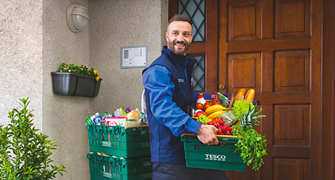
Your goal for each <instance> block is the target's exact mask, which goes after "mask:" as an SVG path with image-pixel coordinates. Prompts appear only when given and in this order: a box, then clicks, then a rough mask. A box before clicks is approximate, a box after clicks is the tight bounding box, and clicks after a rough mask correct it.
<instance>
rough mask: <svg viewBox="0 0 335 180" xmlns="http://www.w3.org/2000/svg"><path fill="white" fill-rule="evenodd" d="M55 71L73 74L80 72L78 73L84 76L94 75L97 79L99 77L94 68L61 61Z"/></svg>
mask: <svg viewBox="0 0 335 180" xmlns="http://www.w3.org/2000/svg"><path fill="white" fill-rule="evenodd" d="M57 72H69V73H75V74H80V75H84V76H90V77H95V79H96V80H97V81H99V79H100V77H99V72H98V70H96V69H93V68H89V67H87V66H84V65H81V66H79V65H77V66H76V65H74V64H71V63H70V64H65V63H62V64H61V65H60V66H59V68H58V70H57Z"/></svg>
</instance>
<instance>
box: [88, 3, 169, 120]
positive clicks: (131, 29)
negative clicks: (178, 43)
mask: <svg viewBox="0 0 335 180" xmlns="http://www.w3.org/2000/svg"><path fill="white" fill-rule="evenodd" d="M89 8H90V22H89V23H90V28H89V34H90V64H91V65H94V66H95V67H96V68H97V69H99V72H100V75H101V77H102V78H103V81H102V85H101V88H100V93H99V96H98V97H96V98H95V99H94V100H93V101H92V103H91V104H90V112H91V113H95V112H100V113H104V112H110V113H112V112H114V111H115V110H116V109H117V108H119V107H122V108H128V107H129V108H130V109H135V108H140V100H141V99H140V98H141V93H142V90H143V85H142V70H143V69H144V68H130V69H121V47H128V46H143V45H147V46H148V64H150V63H151V62H152V61H153V60H154V59H156V58H157V57H158V56H160V54H161V48H162V45H163V44H164V43H165V42H162V38H161V37H162V36H164V33H165V31H166V25H167V0H141V1H138V0H127V1H121V0H101V1H89ZM164 18H166V22H162V19H164Z"/></svg>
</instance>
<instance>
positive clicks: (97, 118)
mask: <svg viewBox="0 0 335 180" xmlns="http://www.w3.org/2000/svg"><path fill="white" fill-rule="evenodd" d="M100 121H102V117H101V116H100V114H99V113H98V112H97V113H95V118H94V119H93V122H94V124H96V125H101V123H100Z"/></svg>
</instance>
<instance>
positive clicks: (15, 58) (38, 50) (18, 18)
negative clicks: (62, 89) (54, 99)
mask: <svg viewBox="0 0 335 180" xmlns="http://www.w3.org/2000/svg"><path fill="white" fill-rule="evenodd" d="M42 3H43V1H42V0H26V1H21V0H11V1H1V3H0V9H1V10H0V62H1V70H0V72H1V73H0V82H1V86H0V92H1V93H0V125H1V124H7V123H9V122H10V119H9V118H8V112H9V111H10V110H12V108H20V107H21V106H20V105H19V99H21V98H26V97H29V99H30V101H31V103H30V105H29V107H28V108H29V109H31V110H32V109H34V112H33V114H34V115H35V118H34V123H35V125H36V127H37V128H39V129H40V128H41V124H42V93H41V92H42V73H43V67H42V64H43V63H42V12H43V9H42ZM32 24H34V25H33V26H32Z"/></svg>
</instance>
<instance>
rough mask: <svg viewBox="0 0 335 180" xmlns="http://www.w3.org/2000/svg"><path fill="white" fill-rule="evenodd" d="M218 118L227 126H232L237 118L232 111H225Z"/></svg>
mask: <svg viewBox="0 0 335 180" xmlns="http://www.w3.org/2000/svg"><path fill="white" fill-rule="evenodd" d="M220 118H224V119H225V121H224V123H225V124H226V125H228V126H231V125H234V124H235V122H236V121H237V116H236V115H235V114H234V111H233V110H229V111H225V112H224V113H223V114H222V115H221V116H220Z"/></svg>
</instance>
